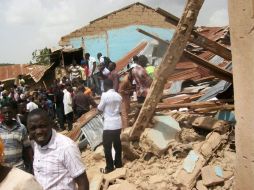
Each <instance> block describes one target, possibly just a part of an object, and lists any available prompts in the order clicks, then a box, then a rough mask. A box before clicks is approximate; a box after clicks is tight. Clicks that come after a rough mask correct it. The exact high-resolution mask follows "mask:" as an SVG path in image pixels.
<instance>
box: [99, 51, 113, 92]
mask: <svg viewBox="0 0 254 190" xmlns="http://www.w3.org/2000/svg"><path fill="white" fill-rule="evenodd" d="M97 58H98V61H99V65H98V69H99V72H100V77H99V79H100V85H101V92H104V80H105V79H106V78H108V75H109V73H110V70H109V64H110V63H111V60H110V58H109V57H106V56H102V53H98V54H97Z"/></svg>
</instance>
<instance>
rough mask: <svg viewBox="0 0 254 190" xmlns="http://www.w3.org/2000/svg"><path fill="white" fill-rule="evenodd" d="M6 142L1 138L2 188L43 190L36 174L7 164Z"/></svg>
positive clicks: (6, 189)
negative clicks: (35, 176)
mask: <svg viewBox="0 0 254 190" xmlns="http://www.w3.org/2000/svg"><path fill="white" fill-rule="evenodd" d="M4 157H5V155H4V143H3V140H2V139H1V138H0V189H2V190H31V189H33V190H43V188H42V186H41V185H40V184H39V183H38V182H37V181H36V180H35V178H34V176H33V175H31V174H29V173H26V172H24V171H22V170H20V169H18V168H16V167H8V166H6V165H5V161H4V160H5V158H4Z"/></svg>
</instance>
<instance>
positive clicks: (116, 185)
mask: <svg viewBox="0 0 254 190" xmlns="http://www.w3.org/2000/svg"><path fill="white" fill-rule="evenodd" d="M119 186H120V184H114V185H110V186H109V187H108V189H107V190H118V188H119Z"/></svg>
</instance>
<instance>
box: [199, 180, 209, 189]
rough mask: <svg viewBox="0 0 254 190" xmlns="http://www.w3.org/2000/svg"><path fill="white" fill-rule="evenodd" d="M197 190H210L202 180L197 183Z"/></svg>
mask: <svg viewBox="0 0 254 190" xmlns="http://www.w3.org/2000/svg"><path fill="white" fill-rule="evenodd" d="M196 189H197V190H208V189H207V187H206V186H204V184H203V181H202V180H199V181H197V184H196Z"/></svg>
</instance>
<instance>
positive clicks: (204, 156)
mask: <svg viewBox="0 0 254 190" xmlns="http://www.w3.org/2000/svg"><path fill="white" fill-rule="evenodd" d="M226 137H227V135H220V134H219V133H217V132H211V133H209V134H208V135H207V137H206V140H205V141H204V142H202V143H201V144H200V146H198V147H199V148H198V149H197V150H194V152H195V154H196V155H197V156H198V160H197V161H196V163H195V167H194V170H193V171H192V172H191V173H188V172H187V171H186V170H185V169H184V167H183V166H181V167H180V168H179V169H178V171H177V173H176V176H175V179H176V181H177V182H178V183H179V184H180V185H182V186H184V187H185V188H186V189H192V188H193V187H194V185H195V184H196V180H197V179H198V177H199V176H200V173H201V169H202V167H203V166H204V165H205V164H206V162H207V161H208V159H209V158H210V157H211V155H212V154H213V153H214V152H215V151H216V150H217V149H218V148H219V147H220V145H221V143H222V140H223V139H224V138H226ZM186 159H187V158H186Z"/></svg>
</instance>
